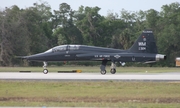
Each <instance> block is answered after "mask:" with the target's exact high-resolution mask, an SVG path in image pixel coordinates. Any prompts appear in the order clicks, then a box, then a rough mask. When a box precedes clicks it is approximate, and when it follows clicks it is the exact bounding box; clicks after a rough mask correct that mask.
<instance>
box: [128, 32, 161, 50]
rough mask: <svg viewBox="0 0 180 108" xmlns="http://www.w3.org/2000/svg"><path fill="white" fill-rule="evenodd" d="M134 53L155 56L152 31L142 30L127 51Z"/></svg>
mask: <svg viewBox="0 0 180 108" xmlns="http://www.w3.org/2000/svg"><path fill="white" fill-rule="evenodd" d="M129 51H130V52H134V53H154V54H157V53H158V51H157V46H156V42H155V39H154V35H153V31H152V30H144V31H143V32H142V34H141V35H140V36H139V38H138V39H137V40H136V42H135V43H134V44H133V45H132V47H131V48H130V49H129Z"/></svg>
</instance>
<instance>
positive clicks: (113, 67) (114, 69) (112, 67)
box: [110, 62, 116, 74]
mask: <svg viewBox="0 0 180 108" xmlns="http://www.w3.org/2000/svg"><path fill="white" fill-rule="evenodd" d="M110 72H111V73H112V74H115V73H116V63H115V62H111V70H110Z"/></svg>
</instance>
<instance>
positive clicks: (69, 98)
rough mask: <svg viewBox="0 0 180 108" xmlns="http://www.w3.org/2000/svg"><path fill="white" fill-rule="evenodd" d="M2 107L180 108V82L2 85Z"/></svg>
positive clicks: (36, 82)
mask: <svg viewBox="0 0 180 108" xmlns="http://www.w3.org/2000/svg"><path fill="white" fill-rule="evenodd" d="M0 88H1V89H0V106H6V107H7V106H18V107H24V106H26V107H43V106H46V107H50V106H53V107H59V106H61V107H128V108H141V107H143V108H149V107H150V108H157V107H160V108H178V107H179V106H180V83H179V82H117V81H107V82H93V81H92V82H81V81H79V82H62V81H60V82H58V81H50V82H48V81H45V82H43V81H5V80H1V81H0Z"/></svg>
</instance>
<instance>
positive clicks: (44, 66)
mask: <svg viewBox="0 0 180 108" xmlns="http://www.w3.org/2000/svg"><path fill="white" fill-rule="evenodd" d="M43 63H44V65H43V68H44V70H43V73H44V74H47V73H48V69H46V67H47V62H45V61H44V62H43Z"/></svg>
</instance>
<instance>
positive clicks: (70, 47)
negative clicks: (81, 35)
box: [46, 45, 80, 52]
mask: <svg viewBox="0 0 180 108" xmlns="http://www.w3.org/2000/svg"><path fill="white" fill-rule="evenodd" d="M79 46H80V45H60V46H56V47H53V48H51V49H49V50H47V51H46V52H59V51H68V50H77V49H79Z"/></svg>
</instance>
